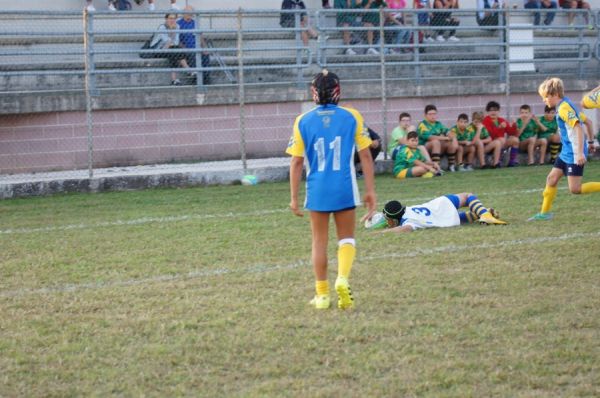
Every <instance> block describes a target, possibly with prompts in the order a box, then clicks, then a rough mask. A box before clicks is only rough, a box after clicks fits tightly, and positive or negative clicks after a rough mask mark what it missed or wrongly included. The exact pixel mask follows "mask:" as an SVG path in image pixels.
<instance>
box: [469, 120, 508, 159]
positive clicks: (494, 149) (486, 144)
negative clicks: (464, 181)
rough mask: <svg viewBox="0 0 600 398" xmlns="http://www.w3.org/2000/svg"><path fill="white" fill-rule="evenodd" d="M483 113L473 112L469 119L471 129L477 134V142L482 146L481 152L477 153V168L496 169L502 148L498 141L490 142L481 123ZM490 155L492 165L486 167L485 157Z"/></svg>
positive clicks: (487, 133)
mask: <svg viewBox="0 0 600 398" xmlns="http://www.w3.org/2000/svg"><path fill="white" fill-rule="evenodd" d="M482 121H483V113H482V112H473V116H472V117H471V127H472V128H473V129H474V130H475V132H476V134H478V137H479V142H481V145H482V146H483V150H482V151H479V152H478V153H477V159H478V160H479V167H481V168H482V169H487V168H490V167H491V168H496V165H497V164H499V163H500V154H501V153H502V147H501V143H500V141H497V140H492V137H490V133H489V132H488V131H487V129H486V128H485V126H484V125H483V123H482ZM490 152H491V153H492V165H491V166H488V165H487V164H486V162H485V155H486V154H488V153H490Z"/></svg>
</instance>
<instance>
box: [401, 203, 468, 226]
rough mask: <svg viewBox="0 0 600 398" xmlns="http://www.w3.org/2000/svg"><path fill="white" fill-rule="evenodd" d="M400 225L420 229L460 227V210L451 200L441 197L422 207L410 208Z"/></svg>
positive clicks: (407, 209)
mask: <svg viewBox="0 0 600 398" xmlns="http://www.w3.org/2000/svg"><path fill="white" fill-rule="evenodd" d="M400 225H410V226H411V227H412V228H413V230H415V229H419V228H436V227H437V228H446V227H455V226H457V225H460V217H459V216H458V210H457V209H456V207H454V205H453V204H452V202H451V201H450V199H448V198H447V197H445V196H440V197H438V198H435V199H433V200H430V201H429V202H427V203H423V204H421V205H415V206H408V207H407V208H406V212H405V213H404V216H402V219H401V220H400Z"/></svg>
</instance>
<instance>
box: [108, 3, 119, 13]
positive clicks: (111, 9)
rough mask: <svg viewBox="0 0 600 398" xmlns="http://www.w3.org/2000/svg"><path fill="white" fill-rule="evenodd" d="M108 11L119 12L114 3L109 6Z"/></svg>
mask: <svg viewBox="0 0 600 398" xmlns="http://www.w3.org/2000/svg"><path fill="white" fill-rule="evenodd" d="M108 10H109V11H117V9H116V8H115V5H114V4H113V3H109V4H108Z"/></svg>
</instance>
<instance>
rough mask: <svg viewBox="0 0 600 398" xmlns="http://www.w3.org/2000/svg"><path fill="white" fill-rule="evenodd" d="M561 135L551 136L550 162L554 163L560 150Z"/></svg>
mask: <svg viewBox="0 0 600 398" xmlns="http://www.w3.org/2000/svg"><path fill="white" fill-rule="evenodd" d="M560 147H561V144H560V135H558V134H552V135H551V136H550V163H552V164H554V162H556V158H557V157H558V154H559V152H560Z"/></svg>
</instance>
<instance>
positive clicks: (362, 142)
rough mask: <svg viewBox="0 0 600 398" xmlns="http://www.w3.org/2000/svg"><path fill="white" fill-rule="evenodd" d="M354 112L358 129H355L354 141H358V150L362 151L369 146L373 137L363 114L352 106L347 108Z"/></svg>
mask: <svg viewBox="0 0 600 398" xmlns="http://www.w3.org/2000/svg"><path fill="white" fill-rule="evenodd" d="M346 109H348V110H349V111H350V113H352V115H353V116H354V119H355V120H356V130H355V131H354V141H355V142H356V150H357V151H362V150H363V149H365V148H368V147H369V146H370V145H371V143H372V142H373V141H372V140H371V137H370V136H369V130H368V129H367V127H366V126H365V121H364V119H363V117H362V115H361V114H360V113H359V112H358V111H357V110H356V109H351V108H346Z"/></svg>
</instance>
